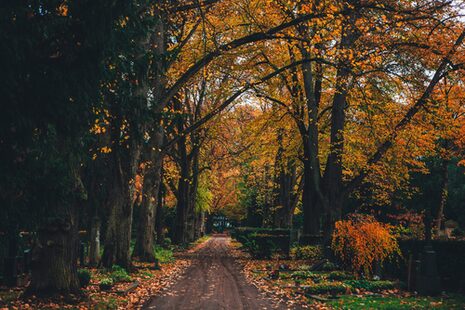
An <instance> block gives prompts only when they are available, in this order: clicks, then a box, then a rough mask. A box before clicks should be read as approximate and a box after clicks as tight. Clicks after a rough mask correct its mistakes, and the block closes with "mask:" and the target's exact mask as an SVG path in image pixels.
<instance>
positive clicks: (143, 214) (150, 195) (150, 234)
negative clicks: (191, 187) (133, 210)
mask: <svg viewBox="0 0 465 310" xmlns="http://www.w3.org/2000/svg"><path fill="white" fill-rule="evenodd" d="M151 139H152V141H153V143H151V144H150V149H149V150H146V152H147V154H148V158H150V159H151V160H150V161H147V162H145V164H146V165H147V166H146V167H145V173H144V184H143V190H142V204H141V210H140V213H139V215H140V217H139V227H138V228H139V229H138V232H137V239H136V244H135V248H134V253H133V256H134V257H137V258H139V260H141V261H145V262H153V261H155V253H154V251H153V249H154V245H155V217H156V211H157V200H158V191H159V188H160V183H161V168H162V165H163V156H162V155H161V152H160V151H159V149H160V148H161V146H162V144H163V128H161V126H159V129H158V132H156V133H155V136H154V137H152V138H151Z"/></svg>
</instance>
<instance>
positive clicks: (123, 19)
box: [118, 16, 129, 28]
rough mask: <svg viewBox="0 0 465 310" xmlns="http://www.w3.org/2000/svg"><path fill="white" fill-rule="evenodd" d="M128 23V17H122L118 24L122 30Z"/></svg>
mask: <svg viewBox="0 0 465 310" xmlns="http://www.w3.org/2000/svg"><path fill="white" fill-rule="evenodd" d="M128 21H129V17H128V16H126V17H122V18H120V20H119V21H118V24H119V26H120V27H121V28H125V27H126V25H127V24H128Z"/></svg>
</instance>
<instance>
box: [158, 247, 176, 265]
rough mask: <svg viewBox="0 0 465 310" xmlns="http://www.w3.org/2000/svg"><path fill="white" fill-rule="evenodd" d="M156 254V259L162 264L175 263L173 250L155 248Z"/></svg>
mask: <svg viewBox="0 0 465 310" xmlns="http://www.w3.org/2000/svg"><path fill="white" fill-rule="evenodd" d="M154 252H155V258H156V259H157V260H158V262H160V263H169V262H172V261H174V256H173V250H171V249H167V248H163V247H161V246H155V249H154Z"/></svg>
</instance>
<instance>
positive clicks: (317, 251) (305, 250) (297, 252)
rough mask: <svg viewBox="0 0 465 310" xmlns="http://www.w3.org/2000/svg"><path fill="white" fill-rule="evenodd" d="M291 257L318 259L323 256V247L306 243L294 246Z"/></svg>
mask: <svg viewBox="0 0 465 310" xmlns="http://www.w3.org/2000/svg"><path fill="white" fill-rule="evenodd" d="M290 254H291V258H293V259H304V260H313V261H316V260H318V259H321V258H322V257H323V249H322V248H321V246H318V245H305V246H296V247H293V248H292V249H291V251H290Z"/></svg>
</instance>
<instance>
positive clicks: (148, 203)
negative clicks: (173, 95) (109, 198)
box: [134, 8, 166, 262]
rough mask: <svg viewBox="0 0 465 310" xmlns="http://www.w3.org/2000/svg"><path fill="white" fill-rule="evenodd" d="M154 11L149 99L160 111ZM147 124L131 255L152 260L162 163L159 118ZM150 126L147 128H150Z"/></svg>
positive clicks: (161, 76)
mask: <svg viewBox="0 0 465 310" xmlns="http://www.w3.org/2000/svg"><path fill="white" fill-rule="evenodd" d="M155 14H156V15H157V16H158V18H157V21H156V22H155V25H154V27H153V31H152V36H151V38H150V42H151V45H152V46H151V47H150V48H151V50H152V53H153V55H154V57H153V59H154V76H155V77H154V79H153V81H152V85H151V91H152V95H153V97H154V98H153V101H154V102H155V103H156V104H154V105H153V108H152V110H153V112H154V113H160V112H161V111H162V110H163V108H164V106H162V105H161V104H159V102H160V101H161V100H162V96H163V93H164V91H165V84H166V64H165V60H166V27H165V19H166V18H165V16H164V14H163V13H162V12H161V11H160V10H159V9H158V8H156V12H155ZM153 123H154V124H153V125H152V124H149V126H148V127H149V130H148V132H149V133H150V140H149V142H148V143H147V144H146V145H145V146H144V150H143V160H144V162H145V164H146V165H147V167H146V168H145V174H144V185H143V190H142V192H143V198H142V204H141V210H140V211H141V212H140V217H139V226H138V231H137V239H136V245H135V249H134V256H136V257H138V258H139V259H140V260H142V261H147V262H152V261H154V260H155V254H154V252H153V247H154V241H155V217H156V211H157V208H156V205H157V199H158V191H159V188H160V184H161V167H162V164H163V154H162V150H161V148H162V147H163V141H164V140H163V138H164V132H163V126H162V124H161V119H160V118H157V119H155V120H154V122H153ZM150 129H151V130H150Z"/></svg>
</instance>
